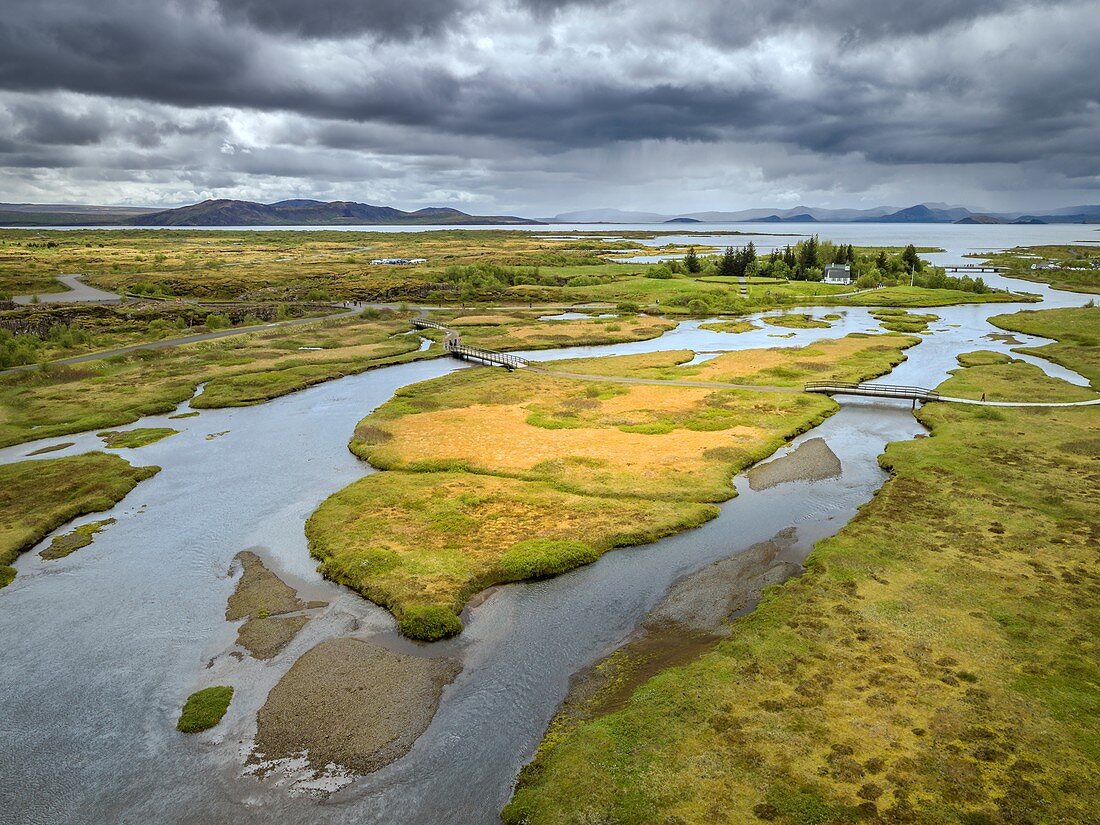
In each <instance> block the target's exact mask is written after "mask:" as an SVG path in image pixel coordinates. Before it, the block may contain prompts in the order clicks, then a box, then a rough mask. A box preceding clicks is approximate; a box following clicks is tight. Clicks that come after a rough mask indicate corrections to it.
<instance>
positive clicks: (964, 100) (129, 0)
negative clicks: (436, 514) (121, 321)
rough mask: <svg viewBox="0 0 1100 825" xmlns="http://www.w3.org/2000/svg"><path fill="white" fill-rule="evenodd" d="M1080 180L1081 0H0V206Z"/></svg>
mask: <svg viewBox="0 0 1100 825" xmlns="http://www.w3.org/2000/svg"><path fill="white" fill-rule="evenodd" d="M208 197H232V198H247V199H252V200H264V201H272V200H278V199H281V198H285V197H315V198H320V199H325V200H332V199H341V200H357V201H365V202H369V203H376V204H387V205H393V206H398V207H402V208H418V207H420V206H425V205H451V206H456V207H458V208H460V209H464V210H466V211H472V212H478V213H483V214H484V213H513V214H523V215H528V216H545V215H552V214H554V213H556V212H560V211H565V210H572V209H584V208H593V207H604V206H610V207H618V208H622V209H645V210H654V211H660V212H684V211H693V210H704V209H738V208H744V207H749V206H778V207H789V206H794V205H797V204H800V203H803V204H809V205H816V206H873V205H879V204H893V205H898V206H906V205H909V204H912V203H916V202H919V201H946V202H950V203H963V204H965V205H969V206H973V207H981V208H990V209H1005V210H1008V209H1016V208H1018V209H1032V208H1035V209H1038V208H1052V207H1057V206H1068V205H1072V204H1081V203H1100V0H1066V1H1065V2H1058V0H1018V1H1016V2H1014V1H1013V0H794V1H793V2H784V0H726V2H719V1H718V0H690V1H688V0H685V2H679V3H677V2H669V0H623V2H611V3H602V2H595V0H178V2H177V1H176V0H94V1H93V0H3V2H2V3H0V201H31V202H85V203H108V204H134V205H179V204H183V203H190V202H194V201H197V200H202V199H204V198H208Z"/></svg>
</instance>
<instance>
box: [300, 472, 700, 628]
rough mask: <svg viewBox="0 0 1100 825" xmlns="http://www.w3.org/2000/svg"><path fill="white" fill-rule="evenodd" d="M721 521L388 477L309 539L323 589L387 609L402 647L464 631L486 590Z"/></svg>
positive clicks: (586, 499) (316, 527)
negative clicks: (331, 584) (466, 615)
mask: <svg viewBox="0 0 1100 825" xmlns="http://www.w3.org/2000/svg"><path fill="white" fill-rule="evenodd" d="M716 514H717V510H716V508H714V507H713V505H707V504H703V503H698V502H665V501H650V500H647V499H640V498H624V499H613V498H606V497H597V496H589V495H578V494H575V493H569V492H564V491H562V490H559V489H557V488H555V487H553V486H551V485H549V484H545V483H540V482H532V481H521V480H518V479H514V478H501V477H497V476H492V475H479V474H473V473H465V472H434V473H417V472H399V471H391V472H383V473H378V474H376V475H372V476H368V477H367V478H364V479H362V480H361V481H358V482H356V483H355V484H352V485H351V486H350V487H346V488H345V489H343V490H341V491H340V492H339V493H336V494H335V495H333V496H331V497H330V498H329V499H328V500H327V501H325V502H324V503H323V504H322V505H321V507H320V508H319V509H318V510H317V512H315V513H314V514H313V516H312V517H311V518H310V520H309V522H308V523H307V526H306V534H307V535H308V536H309V539H310V546H311V548H312V552H313V555H314V556H315V557H317V558H318V559H320V561H321V568H320V569H321V572H322V574H324V576H325V577H326V578H329V579H332V580H333V581H337V582H340V583H341V584H344V585H347V586H348V587H351V588H353V589H354V590H356V591H358V592H359V593H361V594H363V595H364V596H366V597H367V598H369V599H371V600H372V601H374V602H376V603H378V604H381V605H383V606H384V607H387V608H388V609H390V610H391V611H392V612H393V613H394V614H395V615H396V616H397V618H398V620H399V623H400V624H399V627H400V629H401V631H402V632H403V633H405V634H406V635H408V636H411V637H413V638H417V639H422V640H432V639H436V638H442V637H445V636H450V635H453V634H454V633H457V632H458V631H460V630H461V629H462V625H461V623H460V622H459V621H458V618H457V614H458V612H460V611H461V609H462V607H463V606H464V605H465V603H466V601H467V600H468V599H469V598H470V597H471V596H472V595H473V594H474V593H476V592H478V591H479V590H482V589H484V588H486V587H489V586H491V585H493V584H497V583H499V582H505V581H517V580H520V579H527V578H537V577H540V576H548V575H554V574H556V573H561V572H564V571H565V570H568V569H570V568H572V567H576V566H577V565H579V564H585V563H588V562H591V561H594V560H595V559H596V558H597V557H598V556H599V555H601V554H602V553H604V552H606V551H607V550H610V549H611V548H612V547H617V546H624V545H632V544H642V543H645V542H648V541H653V540H655V539H657V538H659V537H661V536H663V535H667V534H669V533H673V532H676V531H678V530H683V529H686V528H688V527H694V526H697V525H699V524H701V523H703V522H704V521H706V520H708V519H710V518H713V517H714V516H715V515H716ZM533 536H538V537H539V538H538V539H537V540H535V541H532V540H531V537H533Z"/></svg>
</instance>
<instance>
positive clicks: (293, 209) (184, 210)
mask: <svg viewBox="0 0 1100 825" xmlns="http://www.w3.org/2000/svg"><path fill="white" fill-rule="evenodd" d="M129 223H131V224H132V225H134V226H337V225H341V224H382V225H409V224H413V225H415V224H423V225H428V224H444V225H447V226H462V225H474V224H537V223H539V222H538V221H532V220H528V219H527V218H517V217H514V216H512V215H468V214H466V213H465V212H460V211H459V210H457V209H449V208H441V207H429V208H425V209H418V210H417V211H416V212H404V211H402V210H400V209H394V208H393V207H391V206H371V205H370V204H367V203H355V202H354V201H332V202H331V203H324V202H322V201H312V200H286V201H279V202H278V203H254V202H252V201H238V200H226V199H219V200H207V201H203V202H202V203H196V204H194V205H192V206H181V207H180V208H178V209H165V210H163V211H161V212H154V213H152V214H149V215H140V216H138V217H136V218H134V219H133V220H131V221H129Z"/></svg>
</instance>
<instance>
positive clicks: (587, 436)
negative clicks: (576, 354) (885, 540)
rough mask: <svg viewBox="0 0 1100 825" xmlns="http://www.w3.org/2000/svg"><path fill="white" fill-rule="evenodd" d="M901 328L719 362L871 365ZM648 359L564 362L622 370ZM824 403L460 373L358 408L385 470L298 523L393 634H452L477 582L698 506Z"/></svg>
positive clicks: (608, 544)
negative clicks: (387, 615) (392, 622)
mask: <svg viewBox="0 0 1100 825" xmlns="http://www.w3.org/2000/svg"><path fill="white" fill-rule="evenodd" d="M909 342H910V339H904V338H901V337H900V336H881V337H879V338H877V339H876V338H870V337H863V338H857V339H853V340H852V341H850V342H848V343H847V344H844V345H841V346H840V347H837V348H833V347H831V346H830V349H829V352H827V353H823V352H811V349H812V348H804V349H802V350H800V349H789V350H782V351H779V350H775V351H773V350H756V351H752V353H750V354H748V355H742V360H740V361H737V362H736V364H733V363H727V364H726V365H725V366H723V367H722V368H721V369H720V370H719V374H725V372H724V371H729V370H733V369H736V368H738V367H740V368H741V369H742V370H743V371H744V372H746V373H748V374H755V373H756V372H759V370H758V369H757V367H758V366H759V364H757V365H755V366H754V363H753V361H754V358H755V359H757V360H758V361H760V362H762V363H763V365H764V366H767V365H772V364H778V363H781V362H784V361H785V362H787V363H793V364H797V363H799V362H801V361H802V360H806V359H811V360H812V359H816V358H822V359H828V360H831V361H832V362H833V367H832V369H833V370H835V371H837V372H839V373H840V374H848V372H849V371H851V370H857V371H863V370H866V369H868V368H869V365H870V364H877V365H878V369H879V370H880V371H886V370H888V369H889V367H890V365H892V364H893V363H896V362H897V361H898V360H900V358H901V357H902V356H901V351H902V349H903V347H904V346H906V345H907V344H908V343H909ZM814 347H817V345H814ZM868 352H870V353H871V355H870V356H868ZM656 357H657V356H633V357H631V358H634V359H635V360H631V358H622V359H619V358H614V359H593V360H591V361H581V362H576V363H573V364H572V367H573V368H575V369H577V370H578V371H583V370H585V369H586V368H591V369H593V370H599V369H608V370H613V369H614V368H616V367H620V368H623V369H625V370H626V371H627V372H629V370H630V369H634V368H638V369H643V368H644V365H645V364H648V363H650V362H651V361H652V360H653V359H654V358H656ZM686 357H687V358H690V354H687V356H686ZM677 359H679V360H686V359H685V358H681V356H680V354H675V355H674V357H673V359H672V360H673V361H674V362H678V360H677ZM608 362H611V364H610V365H609V363H608ZM812 362H813V363H814V364H816V363H817V362H816V361H812ZM815 369H816V367H815ZM797 374H800V373H797ZM768 375H769V376H772V375H774V370H773V372H771V373H768ZM789 380H792V381H793V380H794V378H793V377H789ZM835 410H836V404H835V402H833V401H832V400H830V399H828V398H825V397H821V396H815V395H809V394H804V393H799V392H775V391H767V390H765V389H763V388H762V389H760V390H728V389H722V388H717V387H716V388H713V389H712V388H707V387H684V386H675V385H659V386H655V385H651V384H638V385H623V384H614V383H610V382H604V381H587V380H581V379H572V378H566V377H561V376H554V375H549V374H546V373H540V372H536V371H534V370H521V371H517V372H514V373H508V372H505V371H503V370H499V369H485V368H483V369H475V370H463V371H461V372H458V373H454V374H452V375H448V376H445V377H442V378H438V379H435V380H432V381H427V382H424V383H422V384H417V385H414V386H412V387H406V388H404V389H401V390H399V391H398V392H397V393H396V394H395V396H394V397H393V399H391V400H390V401H389V402H387V403H386V404H383V405H382V406H381V407H379V408H378V409H377V410H376V411H375V412H374V413H372V414H371V415H370V416H368V417H367V418H365V419H363V421H362V422H360V424H359V426H358V427H357V428H356V431H355V435H354V437H353V439H352V442H351V445H350V446H351V449H352V451H353V452H355V453H356V454H357V455H359V456H360V457H361V458H364V459H366V460H368V461H370V462H371V463H372V464H374V465H375V466H376V467H379V468H381V469H383V470H384V472H380V473H377V474H375V475H372V476H368V477H367V478H364V479H362V480H361V481H359V482H356V483H355V484H353V485H351V486H350V487H348V488H345V489H344V490H342V491H341V492H339V493H337V494H335V495H334V496H332V497H330V498H329V499H328V500H327V501H326V502H325V503H324V504H322V505H321V507H320V508H319V509H318V510H317V512H316V513H315V514H314V515H313V516H312V517H311V519H310V521H309V523H308V525H307V534H308V536H309V538H310V543H311V547H312V551H313V553H314V555H315V556H316V557H317V558H319V559H320V560H321V571H322V573H323V574H324V575H325V576H327V577H328V578H331V579H333V580H335V581H338V582H341V583H343V584H346V585H348V586H350V587H352V588H354V589H355V590H357V591H358V592H360V593H362V594H363V595H365V596H366V597H368V598H370V599H371V600H372V601H375V602H377V603H379V604H381V605H384V606H386V607H387V608H389V609H390V610H391V611H392V612H393V613H394V614H395V615H396V616H397V617H398V619H399V622H400V624H399V627H400V628H401V630H402V631H403V632H405V633H406V634H408V635H413V636H414V637H417V638H437V637H441V636H446V635H451V634H453V633H455V632H457V631H458V630H460V629H461V624H460V623H459V622H458V619H457V613H458V612H459V611H460V610H461V609H462V606H463V605H464V604H465V603H466V601H467V600H468V599H469V598H470V597H471V596H472V595H473V594H474V593H476V592H477V591H479V590H482V589H484V588H485V587H488V586H490V585H492V584H495V583H498V582H505V581H516V580H522V579H530V578H538V577H542V576H549V575H556V574H558V573H561V572H564V571H566V570H569V569H572V568H574V567H576V566H578V565H582V564H587V563H589V562H592V561H594V560H595V559H596V558H598V557H599V556H600V555H601V554H602V553H604V552H606V551H607V550H609V549H611V548H612V547H619V546H624V545H632V544H642V543H647V542H651V541H654V540H655V539H657V538H659V537H661V536H664V535H667V534H669V533H673V532H677V531H679V530H683V529H687V528H689V527H693V526H696V525H698V524H701V523H702V522H704V521H706V520H707V519H709V518H712V517H713V516H714V515H716V513H717V509H716V508H715V507H714V503H715V502H720V501H724V500H726V499H729V498H731V497H732V496H733V495H734V488H733V484H732V479H733V477H734V475H735V474H736V473H737V472H738V471H740V470H742V469H744V468H745V467H747V466H749V465H751V464H753V463H755V462H756V461H759V460H760V459H762V458H764V457H766V456H768V455H770V454H771V453H772V452H774V451H775V450H776V449H777V448H778V447H780V446H781V445H782V444H784V443H785V442H786V441H787V440H788V439H790V438H791V437H793V436H794V435H796V434H798V433H800V432H803V431H805V430H806V429H809V428H810V427H812V426H814V425H815V424H817V423H819V422H820V421H822V420H823V419H824V418H825V417H826V416H828V415H830V414H831V413H832V412H833V411H835Z"/></svg>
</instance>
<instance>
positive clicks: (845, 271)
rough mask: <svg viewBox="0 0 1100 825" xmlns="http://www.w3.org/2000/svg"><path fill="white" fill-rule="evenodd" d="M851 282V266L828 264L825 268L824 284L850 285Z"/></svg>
mask: <svg viewBox="0 0 1100 825" xmlns="http://www.w3.org/2000/svg"><path fill="white" fill-rule="evenodd" d="M851 282H852V265H851V264H829V265H828V266H826V267H825V283H827V284H850V283H851Z"/></svg>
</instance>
